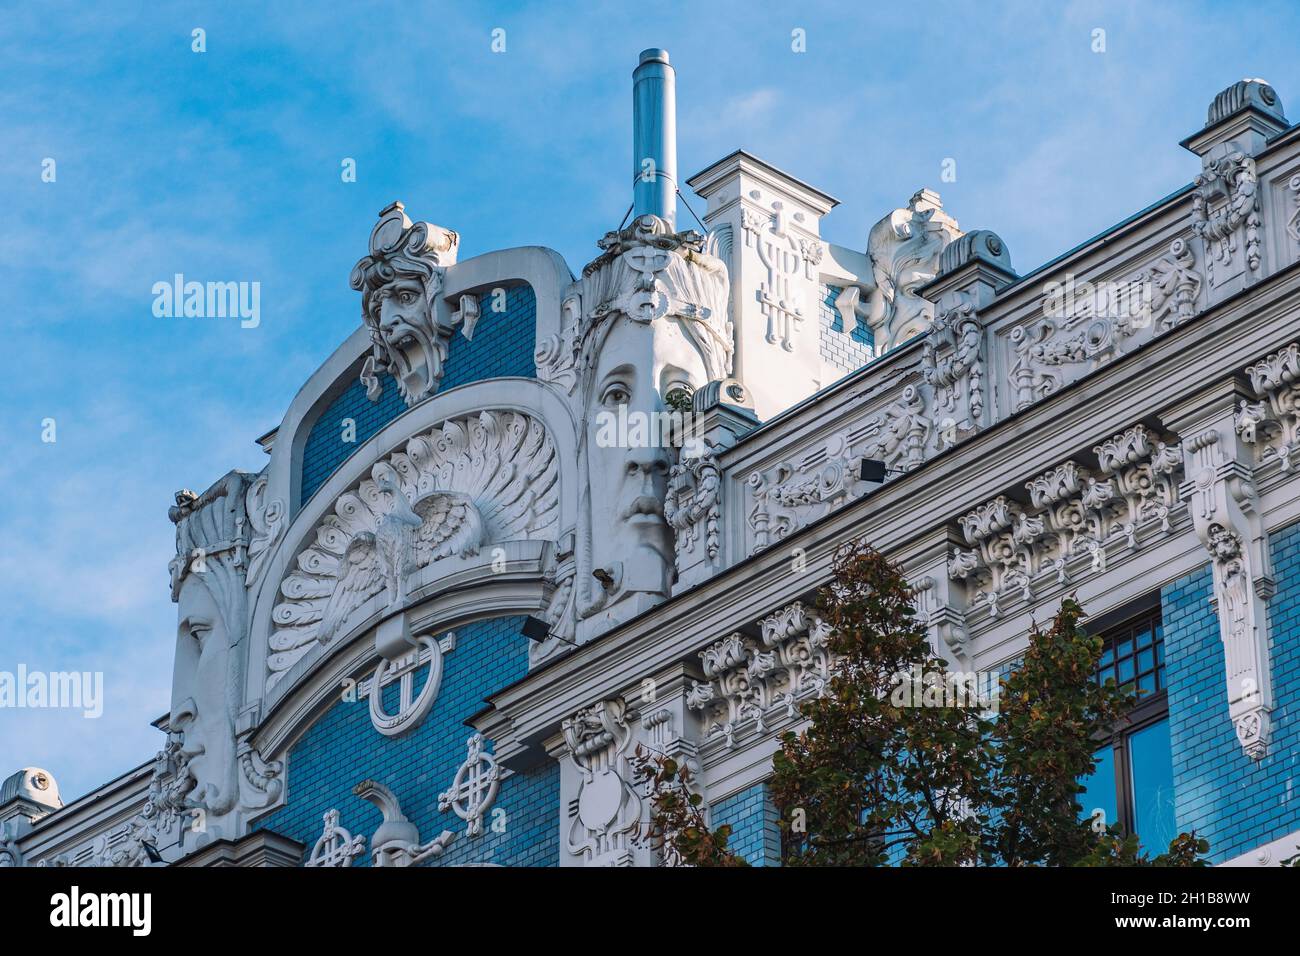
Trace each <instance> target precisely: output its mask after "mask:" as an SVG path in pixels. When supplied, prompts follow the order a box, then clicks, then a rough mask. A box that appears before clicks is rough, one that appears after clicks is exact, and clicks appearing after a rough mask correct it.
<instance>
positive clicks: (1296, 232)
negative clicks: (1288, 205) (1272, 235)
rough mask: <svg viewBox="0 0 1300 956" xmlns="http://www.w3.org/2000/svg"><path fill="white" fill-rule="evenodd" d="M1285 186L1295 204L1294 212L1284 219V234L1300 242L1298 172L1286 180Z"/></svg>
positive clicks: (1299, 182)
mask: <svg viewBox="0 0 1300 956" xmlns="http://www.w3.org/2000/svg"><path fill="white" fill-rule="evenodd" d="M1286 188H1287V189H1289V190H1291V199H1292V201H1293V202H1294V204H1295V207H1296V209H1295V212H1293V213H1292V214H1291V217H1290V218H1289V219H1287V221H1286V234H1287V235H1288V236H1290V237H1291V238H1292V239H1294V240H1295V241H1296V242H1300V173H1296V174H1295V175H1294V176H1292V177H1291V179H1290V181H1289V182H1287V184H1286Z"/></svg>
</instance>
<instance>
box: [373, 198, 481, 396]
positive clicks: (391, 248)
mask: <svg viewBox="0 0 1300 956" xmlns="http://www.w3.org/2000/svg"><path fill="white" fill-rule="evenodd" d="M458 243H459V238H458V237H457V235H456V233H454V232H452V231H450V230H448V229H442V228H440V227H439V226H433V225H430V224H429V223H427V222H417V223H412V222H411V220H410V219H408V218H407V217H406V213H405V212H404V211H403V208H402V204H401V203H400V202H396V203H393V204H392V205H391V206H388V207H387V208H386V209H384V210H383V211H382V212H381V213H380V214H379V222H378V223H377V224H376V225H375V228H374V229H373V230H372V231H371V233H370V254H369V255H368V256H365V257H364V258H362V259H361V260H360V261H359V262H358V263H357V264H356V266H355V267H354V268H353V270H352V278H351V285H352V288H354V289H356V290H357V291H358V292H360V293H361V294H362V297H361V315H362V317H363V319H364V320H365V323H366V325H367V326H368V327H369V329H370V339H371V342H372V343H373V344H374V348H373V351H372V353H371V355H370V357H369V358H368V359H367V360H366V365H365V368H364V369H363V371H362V373H361V380H362V381H363V382H364V383H365V384H366V393H367V394H368V395H369V396H370V398H371V400H372V401H376V400H378V398H379V396H380V394H381V392H382V387H381V386H380V384H379V373H380V372H389V373H390V374H392V376H393V377H394V378H395V379H396V380H397V388H398V390H399V391H400V392H401V393H402V398H403V399H404V400H405V401H406V404H408V405H414V404H415V403H416V402H418V401H420V400H421V399H423V398H426V397H428V396H429V395H432V394H433V393H434V392H436V391H437V390H438V385H439V383H440V382H441V381H442V370H443V363H444V362H446V360H447V338H448V336H449V335H450V331H451V330H450V329H449V328H443V327H442V326H440V325H439V323H438V320H437V315H436V310H435V306H436V303H437V299H438V294H439V293H440V292H441V291H442V275H443V269H444V268H445V267H446V266H449V265H452V264H453V263H455V261H456V249H457V246H458Z"/></svg>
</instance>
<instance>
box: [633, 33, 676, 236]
mask: <svg viewBox="0 0 1300 956" xmlns="http://www.w3.org/2000/svg"><path fill="white" fill-rule="evenodd" d="M632 175H633V183H634V185H633V187H632V213H633V215H634V216H645V215H651V216H658V217H659V218H661V219H666V220H668V223H669V224H670V225H671V226H672V228H673V229H674V230H676V228H677V77H676V73H675V71H674V70H673V68H672V66H671V65H670V64H669V62H668V51H666V50H658V49H652V50H642V51H641V62H640V63H639V64H638V65H637V68H636V69H635V70H633V71H632Z"/></svg>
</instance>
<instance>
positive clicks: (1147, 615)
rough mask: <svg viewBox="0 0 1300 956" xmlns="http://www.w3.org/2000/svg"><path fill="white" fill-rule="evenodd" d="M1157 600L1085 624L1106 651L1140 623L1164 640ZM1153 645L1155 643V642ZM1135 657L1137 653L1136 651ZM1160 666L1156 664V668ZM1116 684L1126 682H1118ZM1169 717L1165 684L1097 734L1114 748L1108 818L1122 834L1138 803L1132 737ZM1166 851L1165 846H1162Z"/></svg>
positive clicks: (1100, 746) (1127, 830)
mask: <svg viewBox="0 0 1300 956" xmlns="http://www.w3.org/2000/svg"><path fill="white" fill-rule="evenodd" d="M1154 598H1155V600H1154V601H1152V600H1149V599H1147V600H1143V601H1141V602H1140V607H1134V606H1132V605H1130V606H1129V607H1127V608H1125V609H1123V610H1122V611H1121V612H1120V613H1119V614H1116V615H1113V616H1110V615H1108V616H1107V617H1106V618H1099V619H1098V621H1097V622H1096V625H1094V627H1092V628H1089V627H1088V626H1087V625H1086V624H1085V630H1087V631H1088V633H1089V634H1090V635H1093V636H1095V637H1100V638H1101V639H1102V641H1103V644H1102V647H1103V653H1104V649H1105V648H1109V647H1113V646H1114V642H1115V639H1116V638H1118V637H1122V636H1129V635H1132V634H1133V633H1134V632H1136V631H1138V630H1139V629H1140V628H1141V626H1142V625H1143V624H1145V623H1147V622H1151V623H1152V625H1153V626H1154V625H1157V624H1158V625H1161V628H1162V636H1161V643H1162V644H1163V642H1164V638H1163V624H1164V621H1163V615H1162V612H1161V605H1160V600H1159V593H1158V592H1157V593H1156V594H1155V595H1154ZM1153 646H1154V645H1153ZM1134 656H1135V657H1136V653H1135V654H1134ZM1158 670H1159V666H1158V665H1157V672H1158ZM1137 678H1138V674H1137V672H1136V669H1135V672H1134V675H1133V682H1134V689H1135V690H1136V689H1137V686H1136V685H1137ZM1116 683H1117V686H1123V685H1119V684H1118V679H1117V681H1116ZM1168 718H1169V692H1168V687H1167V685H1165V684H1162V685H1161V686H1160V687H1159V688H1157V689H1156V690H1155V692H1154V693H1150V694H1146V695H1141V696H1139V697H1138V702H1137V703H1136V704H1135V705H1134V707H1133V709H1132V710H1131V711H1129V712H1128V714H1126V715H1125V716H1124V717H1121V718H1120V719H1119V720H1118V721H1117V722H1116V723H1115V724H1114V726H1112V727H1111V728H1110V730H1109V731H1107V732H1105V733H1103V734H1100V735H1098V737H1097V738H1096V741H1097V744H1098V747H1097V750H1101V749H1103V747H1104V746H1105V745H1109V746H1110V748H1111V760H1112V765H1113V766H1114V769H1115V781H1114V784H1115V815H1116V817H1117V818H1118V819H1116V820H1108V821H1107V825H1108V826H1109V825H1110V824H1112V823H1118V824H1119V826H1120V833H1121V834H1122V835H1123V836H1126V837H1127V836H1130V835H1132V834H1133V833H1135V832H1136V831H1135V826H1134V824H1135V820H1136V807H1135V806H1134V794H1133V766H1132V764H1133V761H1132V759H1131V757H1130V754H1129V740H1130V739H1131V738H1132V737H1133V736H1134V735H1135V734H1137V733H1138V732H1140V731H1142V730H1145V729H1146V728H1148V727H1150V726H1152V725H1153V724H1157V723H1159V722H1160V721H1161V720H1167V719H1168ZM1160 852H1163V848H1160Z"/></svg>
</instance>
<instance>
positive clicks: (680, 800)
mask: <svg viewBox="0 0 1300 956" xmlns="http://www.w3.org/2000/svg"><path fill="white" fill-rule="evenodd" d="M631 763H632V770H633V773H634V774H635V779H636V782H637V783H638V784H641V785H642V786H644V787H645V788H646V791H647V793H648V794H649V797H650V822H649V824H647V826H646V827H645V829H644V830H642V832H640V833H639V834H638V835H637V837H636V839H637V840H638V841H639V842H643V843H648V844H649V846H650V847H651V849H653V850H654V851H655V852H656V853H657V854H658V855H659V858H660V859H661V860H663V862H664V864H665V865H666V866H749V863H747V862H746V861H745V858H744V857H742V856H739V855H737V854H735V853H733V852H732V851H731V850H729V849H728V848H727V841H728V840H729V839H730V837H731V827H730V826H729V825H727V824H725V823H724V824H722V825H721V826H719V827H718V828H717V829H710V828H709V824H708V820H707V819H706V818H705V814H704V798H703V797H702V796H701V795H700V794H699V793H698V792H697V791H696V790H695V789H693V788H692V786H691V772H690V769H689V768H688V767H687V766H686V765H685V764H684V763H679V762H678V761H677V760H675V759H673V758H672V757H669V756H667V755H665V754H656V753H651V752H649V751H646V750H644V749H643V748H642V747H640V746H639V745H638V746H637V748H636V753H635V754H634V755H633V756H632V760H631Z"/></svg>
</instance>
